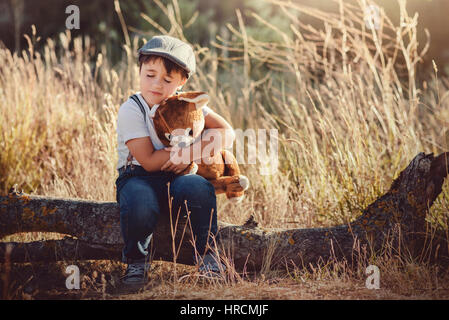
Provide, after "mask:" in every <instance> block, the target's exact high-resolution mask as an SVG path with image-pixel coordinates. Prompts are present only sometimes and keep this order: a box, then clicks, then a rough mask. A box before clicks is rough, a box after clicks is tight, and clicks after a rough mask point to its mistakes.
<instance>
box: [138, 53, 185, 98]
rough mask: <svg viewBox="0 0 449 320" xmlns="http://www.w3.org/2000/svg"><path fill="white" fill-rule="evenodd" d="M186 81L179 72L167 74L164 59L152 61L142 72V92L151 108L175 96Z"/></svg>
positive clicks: (143, 67)
mask: <svg viewBox="0 0 449 320" xmlns="http://www.w3.org/2000/svg"><path fill="white" fill-rule="evenodd" d="M186 81H187V79H185V78H184V77H183V76H182V75H181V74H180V73H178V72H172V73H171V74H167V71H166V70H165V66H164V63H163V62H162V59H155V60H150V61H148V62H146V63H144V64H142V68H141V70H140V91H141V93H142V96H143V98H144V99H145V101H146V102H147V103H148V105H149V106H150V107H152V106H153V105H155V104H160V103H161V102H162V101H164V100H165V99H167V98H168V97H170V96H172V95H174V94H175V92H176V89H177V88H178V87H179V86H182V85H184V83H185V82H186Z"/></svg>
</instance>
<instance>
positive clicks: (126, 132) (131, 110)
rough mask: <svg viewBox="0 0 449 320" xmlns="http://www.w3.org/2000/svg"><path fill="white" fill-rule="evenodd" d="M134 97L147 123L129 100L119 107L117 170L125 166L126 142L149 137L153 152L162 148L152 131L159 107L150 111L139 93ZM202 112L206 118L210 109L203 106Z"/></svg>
mask: <svg viewBox="0 0 449 320" xmlns="http://www.w3.org/2000/svg"><path fill="white" fill-rule="evenodd" d="M136 95H137V97H138V98H139V100H140V102H141V103H142V105H143V107H144V108H145V112H146V116H147V122H146V123H145V120H144V118H143V113H142V111H141V110H140V108H139V106H138V105H137V103H136V102H135V101H134V100H132V99H131V98H129V99H128V100H127V101H126V102H124V103H123V104H122V105H121V106H120V108H119V110H118V117H117V152H118V163H117V169H119V168H121V167H123V166H124V165H125V164H126V159H127V158H128V153H129V149H128V147H127V146H126V144H125V143H126V142H127V141H128V140H131V139H135V138H143V137H148V136H149V137H150V139H151V142H152V143H153V147H154V150H160V149H163V148H164V145H163V144H162V142H161V141H160V140H159V137H158V136H157V134H156V130H155V129H154V124H153V116H154V113H155V112H156V109H157V108H158V107H159V105H154V106H153V107H152V108H151V110H150V107H149V106H148V104H147V103H146V102H145V99H144V98H143V97H142V95H141V94H140V92H138V93H137V94H136ZM202 111H203V115H204V116H207V114H208V113H209V112H210V111H211V109H210V108H209V107H207V106H203V108H202ZM132 163H133V164H136V165H139V166H140V164H139V162H138V161H137V160H136V159H133V161H132Z"/></svg>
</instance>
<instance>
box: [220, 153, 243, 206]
mask: <svg viewBox="0 0 449 320" xmlns="http://www.w3.org/2000/svg"><path fill="white" fill-rule="evenodd" d="M222 156H223V160H224V162H225V175H226V176H230V177H231V178H233V179H232V180H231V181H232V182H230V183H229V184H228V185H227V186H226V197H227V198H228V199H230V200H233V201H236V202H240V201H241V200H242V199H243V198H244V193H243V192H244V191H245V190H246V189H248V188H249V179H248V178H247V177H246V176H244V175H241V174H240V169H239V165H238V163H237V160H236V159H235V157H234V155H233V154H232V153H231V152H229V151H227V150H223V151H222Z"/></svg>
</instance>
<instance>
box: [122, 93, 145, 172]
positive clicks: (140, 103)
mask: <svg viewBox="0 0 449 320" xmlns="http://www.w3.org/2000/svg"><path fill="white" fill-rule="evenodd" d="M130 98H131V99H133V100H134V102H135V103H137V105H138V106H139V108H140V111H142V113H143V119H144V120H145V124H146V123H147V113H146V112H145V108H144V107H143V104H142V102H140V100H139V98H138V97H137V95H135V94H133V95H132V96H131V97H130ZM133 159H134V157H133V155H132V154H131V152H128V157H127V159H126V164H125V169H126V167H128V166H131V170H134V165H133V163H132V161H133Z"/></svg>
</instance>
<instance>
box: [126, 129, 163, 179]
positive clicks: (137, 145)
mask: <svg viewBox="0 0 449 320" xmlns="http://www.w3.org/2000/svg"><path fill="white" fill-rule="evenodd" d="M126 146H127V147H128V149H129V151H130V152H131V154H132V155H133V157H134V158H135V159H136V160H137V161H138V162H139V163H140V165H141V166H142V167H143V168H144V169H145V170H146V171H149V172H152V171H160V170H161V167H162V165H163V164H164V163H166V162H167V161H168V159H170V152H168V151H165V150H164V149H162V150H157V151H154V147H153V144H152V142H151V140H150V137H143V138H135V139H131V140H128V141H127V142H126Z"/></svg>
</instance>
